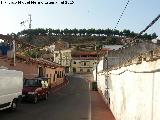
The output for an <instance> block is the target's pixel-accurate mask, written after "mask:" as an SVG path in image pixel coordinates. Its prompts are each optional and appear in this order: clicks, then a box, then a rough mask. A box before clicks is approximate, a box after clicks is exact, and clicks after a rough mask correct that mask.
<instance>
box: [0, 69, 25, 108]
mask: <svg viewBox="0 0 160 120" xmlns="http://www.w3.org/2000/svg"><path fill="white" fill-rule="evenodd" d="M22 88H23V72H22V71H16V70H7V69H0V110H4V109H8V108H9V109H10V110H12V111H15V110H16V109H17V104H18V102H19V101H20V99H21V96H22Z"/></svg>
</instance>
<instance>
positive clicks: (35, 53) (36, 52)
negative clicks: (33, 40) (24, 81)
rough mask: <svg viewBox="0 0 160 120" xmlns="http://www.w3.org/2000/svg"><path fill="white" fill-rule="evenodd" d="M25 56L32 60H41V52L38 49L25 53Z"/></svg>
mask: <svg viewBox="0 0 160 120" xmlns="http://www.w3.org/2000/svg"><path fill="white" fill-rule="evenodd" d="M24 54H25V56H28V57H32V58H39V57H40V56H41V52H40V51H39V50H38V49H33V50H30V51H25V52H24Z"/></svg>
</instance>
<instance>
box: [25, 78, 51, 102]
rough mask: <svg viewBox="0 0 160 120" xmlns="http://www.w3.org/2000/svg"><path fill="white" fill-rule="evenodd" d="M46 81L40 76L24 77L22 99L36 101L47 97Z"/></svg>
mask: <svg viewBox="0 0 160 120" xmlns="http://www.w3.org/2000/svg"><path fill="white" fill-rule="evenodd" d="M48 93H49V89H48V82H47V81H45V80H43V79H41V78H33V79H25V80H24V85H23V90H22V100H25V101H32V102H33V103H35V104H36V103H37V102H38V100H40V99H45V100H47V99H48Z"/></svg>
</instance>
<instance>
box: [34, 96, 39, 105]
mask: <svg viewBox="0 0 160 120" xmlns="http://www.w3.org/2000/svg"><path fill="white" fill-rule="evenodd" d="M37 102H38V97H37V95H35V96H34V99H33V103H34V104H36V103H37Z"/></svg>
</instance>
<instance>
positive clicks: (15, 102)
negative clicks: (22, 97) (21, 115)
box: [10, 100, 17, 111]
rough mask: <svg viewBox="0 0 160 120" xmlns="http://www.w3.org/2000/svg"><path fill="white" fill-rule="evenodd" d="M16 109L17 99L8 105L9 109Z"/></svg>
mask: <svg viewBox="0 0 160 120" xmlns="http://www.w3.org/2000/svg"><path fill="white" fill-rule="evenodd" d="M16 109H17V101H16V100H13V102H12V105H11V107H10V110H11V111H16Z"/></svg>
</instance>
